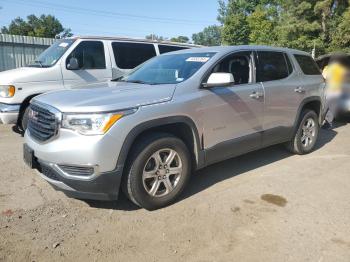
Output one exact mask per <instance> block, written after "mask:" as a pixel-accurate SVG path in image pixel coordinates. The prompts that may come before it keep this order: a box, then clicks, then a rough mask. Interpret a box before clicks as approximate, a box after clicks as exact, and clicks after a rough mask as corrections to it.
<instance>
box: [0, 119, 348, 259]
mask: <svg viewBox="0 0 350 262" xmlns="http://www.w3.org/2000/svg"><path fill="white" fill-rule="evenodd" d="M22 142H23V139H22V138H21V137H20V135H18V134H16V133H14V132H13V131H12V130H11V126H4V125H0V176H1V182H0V260H4V261H5V260H6V261H68V260H69V261H70V260H72V261H73V260H74V261H94V260H99V261H102V260H105V261H106V260H107V261H179V260H182V261H317V262H318V261H319V262H321V261H350V200H349V199H350V172H349V170H350V125H342V126H339V127H337V128H335V129H334V130H332V131H324V130H323V131H322V132H321V139H320V141H319V143H318V148H317V150H316V151H315V152H313V153H312V154H310V155H307V156H293V155H290V154H288V153H286V152H285V151H284V149H283V148H282V147H280V146H275V147H271V148H268V149H264V150H260V151H258V152H254V153H250V154H247V155H245V156H242V157H239V158H236V159H231V160H228V161H225V162H223V163H220V164H216V165H214V166H211V167H208V168H206V169H204V170H202V171H200V172H198V173H197V174H195V175H194V176H193V178H192V181H191V185H190V187H189V188H188V190H186V192H185V194H184V196H183V198H182V199H181V200H180V201H178V202H177V203H176V204H174V205H172V206H170V207H167V208H164V209H161V210H158V211H154V212H148V211H146V210H143V209H137V208H136V207H135V206H133V205H132V204H130V203H129V202H128V201H127V200H125V199H121V200H120V201H118V202H114V203H106V202H105V203H103V202H84V201H80V200H75V199H69V198H67V197H65V195H64V194H62V193H59V192H56V191H54V190H53V189H52V188H51V187H50V186H49V185H48V184H47V183H46V182H45V181H43V180H42V179H41V178H40V177H39V176H38V175H37V174H36V173H35V172H34V171H32V170H29V169H28V168H26V167H25V166H24V164H23V163H22V156H21V148H22Z"/></svg>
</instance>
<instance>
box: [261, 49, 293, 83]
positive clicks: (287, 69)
mask: <svg viewBox="0 0 350 262" xmlns="http://www.w3.org/2000/svg"><path fill="white" fill-rule="evenodd" d="M257 53H258V65H257V69H256V80H257V82H267V81H274V80H279V79H283V78H286V77H288V76H289V75H290V74H291V65H288V57H286V56H285V54H284V53H282V52H274V51H258V52H257Z"/></svg>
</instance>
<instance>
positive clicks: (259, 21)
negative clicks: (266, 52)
mask: <svg viewBox="0 0 350 262" xmlns="http://www.w3.org/2000/svg"><path fill="white" fill-rule="evenodd" d="M217 20H218V25H209V26H208V27H205V28H204V29H203V30H202V31H201V32H198V33H195V34H193V35H192V41H193V43H194V44H198V45H207V46H214V45H246V44H259V45H272V46H281V47H290V48H296V49H301V50H305V51H308V52H310V51H311V50H313V49H314V48H315V50H316V55H317V56H318V55H321V54H324V53H329V52H334V51H340V50H341V51H345V52H350V0H318V1H317V0H219V8H218V17H217ZM1 33H6V34H15V35H28V36H38V37H67V36H71V35H72V32H71V30H70V29H69V28H64V27H63V26H62V24H61V23H60V21H59V20H58V19H57V18H55V17H54V16H52V15H41V16H39V17H37V16H35V15H29V16H28V17H27V19H26V20H24V19H22V18H20V17H17V18H16V19H14V20H12V22H11V23H10V25H9V26H8V27H6V26H4V27H2V28H1ZM146 38H147V39H153V40H170V41H173V42H181V43H189V42H190V39H189V37H187V36H177V37H172V38H170V39H169V38H165V37H162V36H158V35H155V34H150V35H147V36H146Z"/></svg>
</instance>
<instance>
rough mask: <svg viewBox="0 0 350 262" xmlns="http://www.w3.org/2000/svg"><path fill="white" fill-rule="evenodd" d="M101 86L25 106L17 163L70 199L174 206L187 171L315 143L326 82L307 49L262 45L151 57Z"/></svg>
mask: <svg viewBox="0 0 350 262" xmlns="http://www.w3.org/2000/svg"><path fill="white" fill-rule="evenodd" d="M103 85H104V87H101V86H99V88H94V86H88V87H87V88H86V89H75V90H74V89H73V90H63V91H55V92H51V93H47V94H44V95H40V96H37V97H35V98H34V99H33V100H32V102H31V105H30V111H29V125H28V130H27V132H26V134H25V144H24V160H25V162H26V163H27V164H28V165H29V166H30V167H32V168H37V169H38V170H39V171H40V173H41V176H42V177H43V178H44V179H46V180H47V181H48V182H49V183H50V184H52V185H53V186H54V187H55V188H56V189H58V190H61V191H64V192H65V193H66V194H67V195H68V196H73V197H77V198H88V199H99V200H116V199H117V197H118V193H119V188H120V187H121V188H122V189H123V191H124V193H125V194H126V195H127V196H128V198H129V199H130V200H132V201H133V202H134V203H135V204H137V205H139V206H141V207H144V208H146V209H156V208H160V207H163V206H165V205H168V204H170V203H171V202H173V201H174V200H175V199H176V197H177V196H179V195H180V193H181V191H182V190H183V189H184V188H185V185H186V183H187V182H188V180H189V177H190V174H191V173H192V172H193V171H194V170H198V169H200V168H203V167H205V166H208V165H210V164H213V163H216V162H219V161H222V160H225V159H229V158H232V157H235V156H238V155H241V154H244V153H247V152H249V151H253V150H257V149H259V148H262V147H267V146H270V145H273V144H279V143H285V144H286V145H287V148H288V149H289V150H290V151H292V152H293V153H297V154H306V153H309V152H310V151H311V150H312V149H313V148H314V146H315V143H316V140H317V136H318V132H319V125H320V123H321V120H322V111H323V88H324V84H323V78H322V76H321V74H320V71H319V69H318V67H317V65H316V64H315V62H314V61H313V59H312V58H311V56H310V55H309V54H307V53H305V52H301V51H297V50H290V49H282V48H271V47H262V46H234V47H211V48H201V49H189V50H183V51H177V52H173V53H168V54H164V55H161V56H158V57H155V58H153V59H151V60H149V61H148V62H146V63H144V64H143V65H141V66H139V67H137V68H136V69H135V70H133V71H132V72H131V73H129V74H128V75H127V76H125V77H121V78H117V79H115V80H113V81H112V82H109V83H105V84H103Z"/></svg>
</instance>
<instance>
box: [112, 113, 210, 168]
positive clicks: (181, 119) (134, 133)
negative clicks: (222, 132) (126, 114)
mask: <svg viewBox="0 0 350 262" xmlns="http://www.w3.org/2000/svg"><path fill="white" fill-rule="evenodd" d="M168 124H185V125H187V126H188V127H189V128H190V129H191V131H192V135H193V140H194V148H193V152H194V154H195V158H196V159H195V160H196V163H195V164H196V169H199V168H200V167H203V166H204V163H205V162H204V159H205V158H204V151H203V150H202V149H201V143H200V138H199V133H198V129H197V126H196V124H195V123H194V121H193V120H192V119H191V118H189V117H187V116H169V117H165V118H159V119H154V120H150V121H146V122H143V123H141V124H138V125H137V126H135V127H134V128H133V129H132V130H131V131H130V132H129V134H128V135H127V137H126V138H125V141H124V143H123V146H122V148H121V150H120V154H119V157H118V161H117V167H123V166H124V163H125V162H126V160H127V157H128V154H129V152H130V149H131V146H132V145H133V143H134V141H135V140H136V138H137V137H138V136H139V135H140V134H141V133H142V132H144V131H147V130H149V129H151V128H156V127H161V126H164V125H168Z"/></svg>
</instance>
